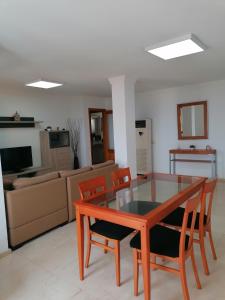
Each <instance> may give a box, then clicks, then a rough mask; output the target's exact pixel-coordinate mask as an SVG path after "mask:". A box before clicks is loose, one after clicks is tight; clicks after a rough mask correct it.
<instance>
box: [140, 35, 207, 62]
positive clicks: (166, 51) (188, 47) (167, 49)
mask: <svg viewBox="0 0 225 300" xmlns="http://www.w3.org/2000/svg"><path fill="white" fill-rule="evenodd" d="M205 49H206V46H205V45H203V44H202V42H200V41H199V39H198V38H197V37H196V36H194V35H193V34H188V35H186V36H183V37H180V38H177V39H174V40H170V41H167V42H164V43H160V44H158V45H155V46H153V47H148V48H146V49H145V50H146V51H147V52H149V53H151V54H153V55H156V56H158V57H160V58H162V59H164V60H168V59H172V58H175V57H181V56H185V55H190V54H194V53H198V52H203V51H204V50H205Z"/></svg>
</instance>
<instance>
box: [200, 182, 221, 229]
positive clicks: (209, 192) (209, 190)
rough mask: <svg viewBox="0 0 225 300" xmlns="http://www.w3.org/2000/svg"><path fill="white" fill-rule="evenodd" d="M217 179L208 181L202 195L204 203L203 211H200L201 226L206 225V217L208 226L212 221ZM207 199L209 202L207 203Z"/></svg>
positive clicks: (202, 203)
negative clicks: (205, 216) (205, 217)
mask: <svg viewBox="0 0 225 300" xmlns="http://www.w3.org/2000/svg"><path fill="white" fill-rule="evenodd" d="M216 183H217V180H216V179H212V180H208V181H206V183H205V185H204V188H203V193H202V201H201V211H200V224H201V225H202V226H203V225H204V215H207V221H206V224H208V223H209V222H210V221H211V214H212V203H213V196H214V191H215V188H216ZM207 199H209V200H208V202H207Z"/></svg>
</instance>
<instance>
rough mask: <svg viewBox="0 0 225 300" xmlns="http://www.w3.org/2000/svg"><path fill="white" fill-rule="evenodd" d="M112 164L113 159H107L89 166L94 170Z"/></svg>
mask: <svg viewBox="0 0 225 300" xmlns="http://www.w3.org/2000/svg"><path fill="white" fill-rule="evenodd" d="M113 164H115V162H114V160H107V161H106V162H104V163H101V164H97V165H92V166H91V167H92V169H93V170H96V169H99V168H104V167H107V166H109V165H113Z"/></svg>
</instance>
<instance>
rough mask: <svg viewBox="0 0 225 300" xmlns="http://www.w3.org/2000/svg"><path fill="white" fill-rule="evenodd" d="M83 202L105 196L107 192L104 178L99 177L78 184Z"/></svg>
mask: <svg viewBox="0 0 225 300" xmlns="http://www.w3.org/2000/svg"><path fill="white" fill-rule="evenodd" d="M78 187H79V191H80V197H81V199H82V200H90V199H92V198H94V197H96V196H100V195H101V194H104V193H105V192H106V190H107V188H106V180H105V177H104V176H98V177H95V178H91V179H89V180H85V181H82V182H79V183H78Z"/></svg>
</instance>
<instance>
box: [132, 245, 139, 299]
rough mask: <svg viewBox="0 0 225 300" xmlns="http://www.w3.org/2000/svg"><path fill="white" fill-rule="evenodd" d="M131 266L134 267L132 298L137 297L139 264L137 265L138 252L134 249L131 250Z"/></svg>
mask: <svg viewBox="0 0 225 300" xmlns="http://www.w3.org/2000/svg"><path fill="white" fill-rule="evenodd" d="M133 266H134V296H138V278H139V264H138V251H137V250H136V249H133Z"/></svg>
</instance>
